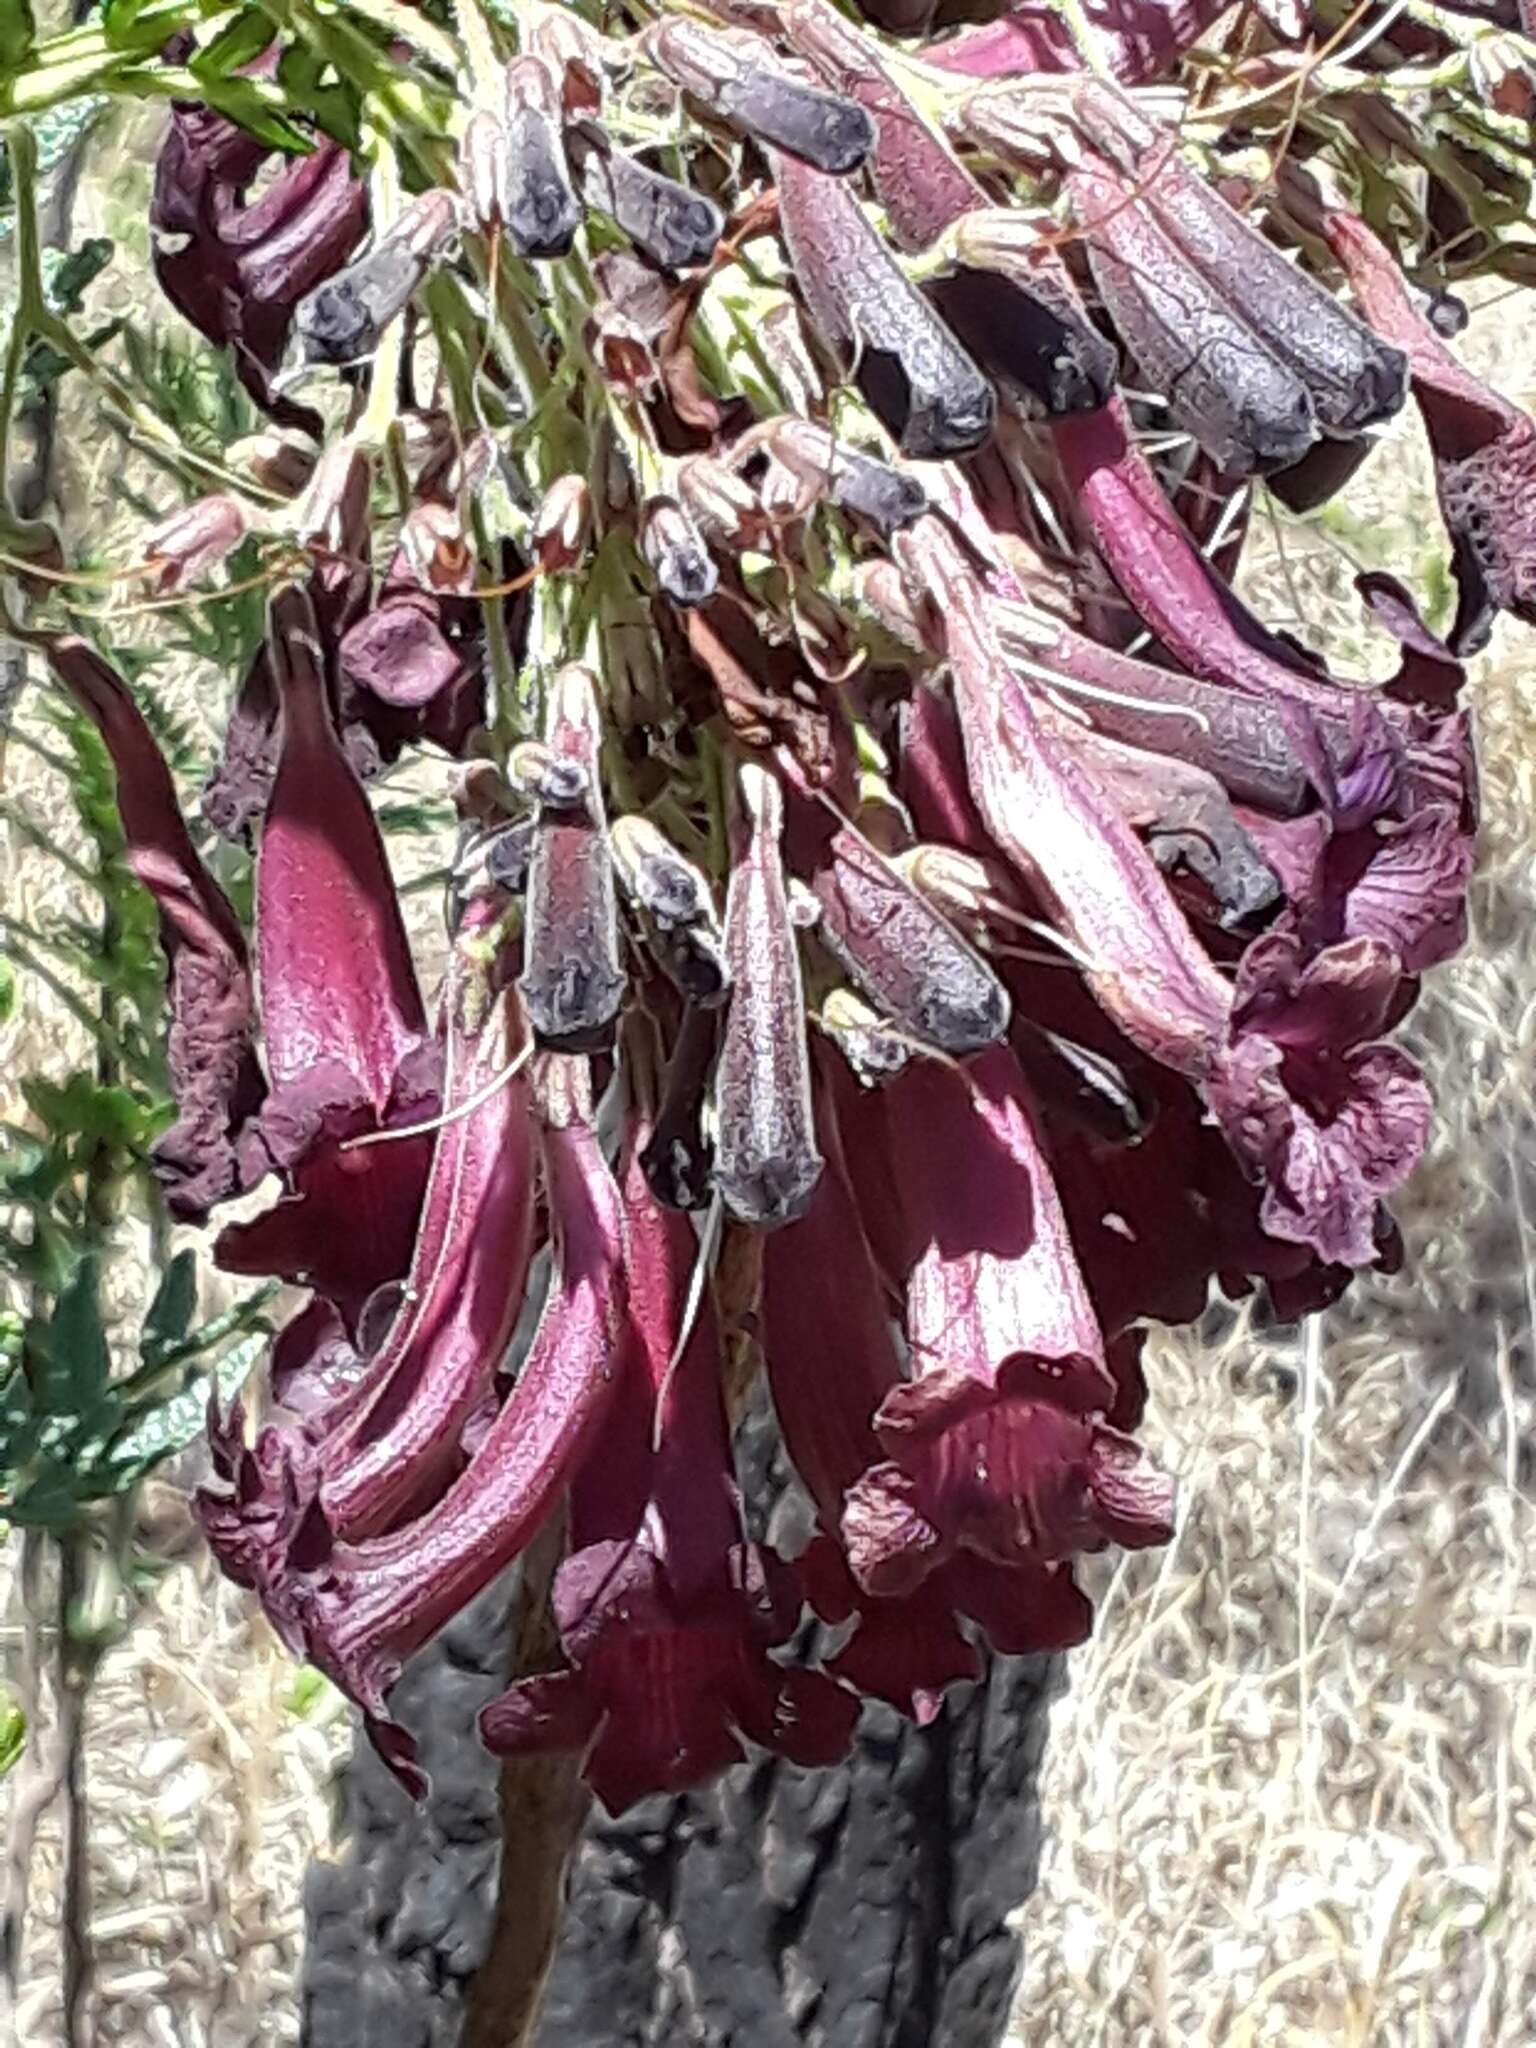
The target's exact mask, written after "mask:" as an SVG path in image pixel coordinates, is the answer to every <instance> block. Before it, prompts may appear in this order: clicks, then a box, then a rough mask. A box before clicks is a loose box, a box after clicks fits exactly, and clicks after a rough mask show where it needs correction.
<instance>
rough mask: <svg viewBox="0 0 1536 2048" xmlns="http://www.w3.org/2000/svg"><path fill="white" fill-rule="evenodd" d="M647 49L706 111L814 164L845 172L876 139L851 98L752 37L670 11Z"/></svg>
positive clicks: (865, 116)
mask: <svg viewBox="0 0 1536 2048" xmlns="http://www.w3.org/2000/svg"><path fill="white" fill-rule="evenodd" d="M645 48H646V50H647V52H648V54H649V55H650V56H651V57H652V58H653V59H654V60H655V62H656V63H657V64H658V65H659V66H660V68H661V69H662V70H663V71H665V72H666V74H667V76H668V77H669V78H671V79H674V80H675V81H676V83H677V84H679V85H680V86H682V88H683V90H684V91H685V92H689V93H691V94H692V95H693V97H694V98H695V99H696V100H698V101H699V103H700V105H702V106H705V107H707V108H708V109H709V110H710V112H711V113H713V114H718V115H719V117H720V118H721V119H722V120H723V121H728V122H729V123H730V125H731V126H732V127H733V128H737V129H739V130H740V131H741V133H742V134H743V135H750V136H751V137H752V138H753V139H754V141H757V142H766V143H772V144H773V145H774V147H775V148H778V149H782V150H784V151H786V152H787V153H788V154H789V155H791V156H795V157H798V158H799V159H800V161H801V162H802V163H806V164H810V165H811V166H812V167H813V168H814V169H816V170H818V171H825V172H827V173H829V174H830V175H832V176H834V177H841V176H845V175H846V174H847V173H848V172H849V171H856V170H857V169H858V167H859V165H860V164H861V163H863V161H864V159H865V158H866V157H867V156H868V155H869V152H870V150H871V149H872V148H873V146H874V140H875V129H874V123H873V122H872V121H871V120H870V118H869V116H868V114H866V113H865V111H864V109H863V108H862V107H861V106H859V105H858V104H857V102H856V101H854V100H846V99H843V98H841V97H840V96H839V95H837V94H835V93H829V92H822V91H820V90H819V89H818V88H817V87H816V86H813V85H807V84H805V83H804V82H803V80H801V79H798V78H796V77H795V76H794V74H793V73H792V72H789V71H786V70H784V69H783V67H782V66H780V65H778V64H775V63H773V62H772V61H771V60H770V59H769V58H768V57H767V56H766V54H765V48H764V45H763V43H762V41H761V39H760V38H758V37H756V36H750V35H730V34H721V33H720V32H719V31H718V30H715V29H707V28H703V27H701V26H700V25H699V24H698V23H697V22H693V21H685V20H681V19H678V18H673V19H670V20H667V21H664V22H662V23H661V24H660V25H659V26H658V27H657V28H655V29H653V30H652V31H651V33H650V34H649V35H648V36H647V37H646V39H645Z"/></svg>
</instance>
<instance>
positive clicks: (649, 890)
mask: <svg viewBox="0 0 1536 2048" xmlns="http://www.w3.org/2000/svg"><path fill="white" fill-rule="evenodd" d="M609 845H610V849H611V851H612V854H613V859H614V865H615V867H616V868H617V869H618V872H619V880H620V882H621V883H622V885H623V888H624V891H625V894H626V895H627V896H628V897H629V898H630V900H631V902H632V903H633V904H634V905H635V907H636V909H637V910H639V911H640V912H641V914H642V915H643V916H644V918H645V919H646V920H647V938H648V940H649V945H650V951H651V953H652V954H653V956H654V957H655V959H656V962H657V964H658V965H659V966H660V967H661V969H662V971H663V972H664V973H665V974H666V976H667V978H668V980H669V981H671V982H672V983H673V984H674V985H675V986H676V988H677V990H678V992H679V993H680V994H681V995H682V996H683V997H684V998H685V1000H686V1001H688V1002H690V1003H694V1004H697V1005H698V1006H699V1007H700V1008H702V1009H714V1008H716V1007H717V1006H718V1005H719V1004H720V1003H723V1002H724V1001H725V998H726V996H727V995H728V994H729V993H730V986H731V983H730V973H729V970H728V969H727V967H726V964H725V945H724V939H723V936H722V933H721V930H720V922H719V919H718V918H717V916H716V915H715V900H714V897H713V895H712V894H711V892H710V887H709V883H708V881H707V880H706V879H705V877H704V875H703V874H702V873H701V872H700V871H699V869H698V868H696V867H695V866H694V865H693V862H692V861H690V860H685V859H684V857H683V856H682V854H680V853H679V852H678V851H677V849H676V847H675V846H673V845H672V843H671V842H670V841H669V840H668V839H667V838H666V837H665V835H664V834H663V833H661V832H660V831H658V829H657V828H656V826H654V825H653V824H652V823H651V822H650V820H649V819H648V818H639V817H625V818H616V819H615V820H614V824H613V830H612V832H611V833H610V835H609Z"/></svg>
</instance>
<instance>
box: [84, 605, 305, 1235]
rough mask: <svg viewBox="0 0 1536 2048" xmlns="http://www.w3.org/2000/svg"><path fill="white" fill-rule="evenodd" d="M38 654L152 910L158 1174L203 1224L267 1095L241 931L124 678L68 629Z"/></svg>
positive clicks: (179, 1213) (189, 1215)
mask: <svg viewBox="0 0 1536 2048" xmlns="http://www.w3.org/2000/svg"><path fill="white" fill-rule="evenodd" d="M47 653H48V661H49V665H50V666H51V667H52V669H53V672H54V674H55V675H56V676H57V677H58V678H59V680H60V682H62V683H63V684H64V686H65V688H66V689H67V690H68V691H69V693H70V695H71V696H72V697H73V698H74V700H75V702H76V704H77V705H78V706H79V707H80V709H81V710H82V711H83V712H84V713H85V714H86V716H87V717H88V718H89V719H90V720H91V722H92V723H93V724H94V725H95V727H96V729H97V731H98V732H99V733H100V734H101V737H102V739H103V741H104V742H105V744H106V748H107V751H108V753H109V754H110V755H111V757H112V765H113V767H114V769H115V770H116V772H117V808H118V813H119V815H120V817H121V819H122V825H123V836H124V839H125V840H126V841H127V848H128V863H129V866H130V867H131V868H132V869H133V872H134V873H135V874H136V875H137V876H138V878H139V880H140V881H141V882H142V883H143V884H144V886H145V888H146V889H148V890H149V892H150V894H151V895H152V896H153V897H154V899H155V907H156V909H157V910H158V912H159V914H160V944H161V946H162V948H163V949H164V952H165V958H166V969H167V974H168V978H169V1006H170V1018H171V1021H170V1035H169V1039H168V1042H167V1047H166V1060H167V1065H168V1067H169V1069H170V1081H171V1092H172V1094H173V1095H174V1097H175V1100H176V1112H177V1114H176V1122H175V1123H174V1124H173V1125H172V1127H171V1129H170V1130H169V1131H167V1132H166V1134H165V1136H164V1137H163V1138H161V1139H160V1140H159V1142H158V1143H157V1144H156V1146H155V1154H154V1157H155V1171H156V1174H157V1175H158V1177H159V1179H160V1181H161V1184H162V1186H163V1187H164V1189H165V1197H166V1202H167V1205H168V1207H169V1209H170V1212H171V1214H172V1215H173V1216H174V1217H176V1218H177V1220H178V1221H180V1222H195V1221H200V1220H201V1219H202V1218H203V1217H205V1216H206V1215H207V1214H208V1212H209V1210H210V1209H211V1208H213V1206H214V1204H215V1203H217V1202H221V1201H223V1200H224V1199H225V1197H226V1196H228V1195H231V1194H233V1193H235V1192H236V1191H237V1189H238V1188H239V1186H240V1185H241V1175H240V1169H239V1161H238V1157H237V1148H238V1143H239V1138H240V1134H241V1132H242V1130H243V1129H244V1128H245V1126H246V1125H247V1123H248V1122H249V1120H250V1119H251V1118H252V1117H253V1116H255V1115H256V1113H257V1112H258V1110H259V1109H260V1108H261V1104H262V1099H263V1096H264V1095H265V1092H266V1088H265V1083H264V1082H263V1079H262V1074H261V1068H260V1066H259V1064H258V1063H257V1059H256V1052H255V1044H254V1034H255V1010H254V1004H253V1000H252V990H251V968H250V958H249V955H248V953H247V950H246V944H245V934H244V932H243V931H242V930H241V928H240V921H239V919H238V918H237V917H236V915H235V912H234V909H233V907H232V906H231V904H230V902H229V899H228V897H227V896H226V895H225V894H224V892H223V890H222V889H221V888H220V887H219V885H218V883H217V882H216V881H215V880H214V879H213V877H212V875H211V874H209V872H208V870H207V868H206V867H205V866H204V865H203V862H202V860H201V859H200V857H199V855H198V852H197V849H196V847H195V846H194V845H193V843H192V836H191V834H190V833H189V832H188V830H187V827H186V822H185V820H184V819H183V817H182V814H181V806H180V801H179V799H178V797H177V794H176V786H175V784H174V782H173V781H172V779H171V772H170V770H169V768H168V767H167V766H166V764H165V759H164V756H163V755H162V754H161V752H160V749H159V747H158V746H157V745H156V743H155V739H154V735H153V734H152V733H151V732H150V729H149V727H148V726H147V725H146V724H145V722H144V715H143V713H142V712H141V711H140V710H139V707H138V706H137V704H135V703H134V701H133V698H132V696H131V695H130V693H129V691H128V688H127V685H126V684H125V683H123V682H122V680H121V679H120V678H119V677H118V676H117V675H115V674H114V673H113V671H112V669H111V668H110V667H109V666H108V664H107V663H106V662H105V661H103V660H102V658H101V656H100V655H99V654H97V653H96V652H95V651H94V649H92V648H91V647H89V646H87V644H86V643H85V641H83V640H80V639H77V638H76V637H75V636H74V635H73V634H65V635H62V636H60V637H59V638H57V639H54V640H51V641H49V643H48V647H47Z"/></svg>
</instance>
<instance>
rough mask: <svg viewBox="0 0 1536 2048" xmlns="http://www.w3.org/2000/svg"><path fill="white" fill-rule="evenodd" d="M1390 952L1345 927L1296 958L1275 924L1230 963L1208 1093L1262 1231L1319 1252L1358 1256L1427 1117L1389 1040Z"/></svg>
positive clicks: (1393, 965) (1400, 1179)
mask: <svg viewBox="0 0 1536 2048" xmlns="http://www.w3.org/2000/svg"><path fill="white" fill-rule="evenodd" d="M1400 982H1401V963H1400V962H1399V960H1398V958H1397V956H1396V954H1394V953H1393V952H1391V951H1390V949H1389V948H1387V947H1386V946H1384V945H1382V944H1381V943H1380V942H1379V941H1377V940H1372V939H1353V940H1350V941H1348V942H1347V943H1346V944H1344V945H1339V946H1333V947H1330V948H1329V949H1328V950H1327V951H1326V952H1323V953H1320V954H1318V955H1316V956H1315V958H1313V959H1311V960H1309V961H1305V960H1304V958H1303V955H1302V951H1301V947H1300V945H1299V943H1298V942H1297V941H1296V940H1295V939H1294V938H1293V937H1290V936H1288V935H1285V934H1280V933H1277V934H1275V935H1273V936H1271V937H1269V938H1265V939H1260V940H1257V941H1256V942H1255V943H1254V944H1253V945H1252V946H1251V947H1250V948H1249V949H1248V952H1247V953H1246V954H1245V955H1244V957H1243V961H1242V964H1241V966H1240V967H1239V969H1238V977H1237V990H1236V999H1235V1002H1234V1006H1233V1040H1232V1044H1231V1047H1230V1048H1229V1050H1228V1052H1227V1054H1226V1057H1225V1059H1224V1061H1223V1064H1222V1069H1221V1072H1220V1074H1219V1075H1218V1076H1217V1077H1216V1078H1215V1079H1214V1080H1213V1081H1212V1082H1211V1084H1210V1086H1209V1087H1208V1089H1207V1098H1208V1100H1209V1102H1210V1104H1211V1107H1212V1109H1213V1110H1214V1111H1215V1112H1216V1114H1217V1116H1218V1117H1219V1118H1220V1120H1221V1123H1222V1126H1223V1128H1224V1129H1225V1131H1226V1133H1227V1137H1228V1139H1229V1141H1230V1142H1231V1144H1232V1147H1233V1149H1234V1151H1235V1152H1237V1154H1238V1156H1239V1157H1240V1158H1242V1159H1244V1160H1246V1161H1248V1162H1250V1163H1251V1164H1253V1165H1254V1166H1256V1167H1258V1168H1259V1169H1260V1170H1261V1171H1262V1173H1263V1176H1264V1183H1265V1195H1264V1204H1263V1209H1262V1212H1261V1213H1262V1220H1263V1225H1264V1228H1265V1230H1267V1231H1268V1232H1269V1233H1270V1234H1271V1235H1272V1236H1274V1237H1279V1238H1285V1239H1289V1240H1293V1241H1295V1242H1297V1243H1300V1244H1305V1245H1309V1246H1311V1247H1312V1248H1313V1249H1314V1250H1315V1251H1316V1252H1317V1253H1318V1254H1319V1256H1320V1257H1322V1258H1324V1259H1331V1260H1338V1261H1340V1262H1341V1263H1343V1264H1345V1265H1351V1266H1363V1265H1369V1264H1370V1263H1371V1262H1372V1261H1373V1260H1374V1258H1375V1257H1376V1254H1377V1250H1378V1241H1379V1235H1380V1233H1379V1224H1378V1218H1379V1203H1380V1198H1381V1197H1382V1196H1383V1195H1389V1194H1393V1193H1395V1192H1396V1190H1397V1189H1398V1188H1400V1187H1401V1186H1402V1185H1403V1183H1404V1181H1406V1180H1407V1178H1408V1175H1409V1174H1410V1172H1411V1171H1412V1170H1413V1167H1414V1165H1415V1163H1416V1162H1417V1160H1418V1157H1419V1154H1420V1152H1422V1150H1423V1149H1424V1140H1425V1137H1426V1136H1427V1134H1428V1130H1429V1113H1430V1099H1429V1090H1428V1088H1427V1087H1426V1086H1425V1084H1424V1078H1423V1076H1422V1075H1421V1074H1420V1072H1419V1070H1418V1068H1417V1067H1416V1066H1415V1065H1414V1064H1413V1062H1412V1060H1410V1059H1409V1058H1408V1056H1407V1055H1406V1054H1405V1053H1402V1052H1399V1051H1398V1050H1397V1048H1396V1047H1395V1046H1389V1045H1382V1044H1379V1043H1377V1042H1375V1041H1376V1040H1377V1039H1378V1038H1379V1036H1380V1033H1381V1032H1382V1031H1383V1030H1385V1029H1386V1028H1387V1027H1388V1025H1389V1024H1390V1023H1391V1022H1392V1021H1393V1018H1394V1012H1395V1010H1396V1007H1397V1003H1398V991H1399V986H1400Z"/></svg>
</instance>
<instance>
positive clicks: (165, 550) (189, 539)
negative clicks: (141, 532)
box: [144, 493, 246, 596]
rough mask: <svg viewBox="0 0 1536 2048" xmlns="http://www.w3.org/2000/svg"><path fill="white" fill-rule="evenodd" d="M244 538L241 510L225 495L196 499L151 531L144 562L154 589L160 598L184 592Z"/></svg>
mask: <svg viewBox="0 0 1536 2048" xmlns="http://www.w3.org/2000/svg"><path fill="white" fill-rule="evenodd" d="M245 535H246V515H245V507H244V506H243V505H242V504H241V503H240V501H239V499H238V498H232V497H230V496H229V495H228V494H227V493H221V494H220V495H219V496H217V497H212V498H199V499H198V501H197V503H196V504H195V505H188V506H186V507H185V509H184V510H182V511H180V512H173V513H172V514H171V516H170V518H169V519H162V520H161V522H160V524H159V525H158V526H156V527H154V528H152V529H151V531H150V533H149V534H148V535H147V536H146V538H145V542H144V559H145V561H146V562H147V563H148V564H149V566H150V567H151V568H152V569H153V570H154V571H155V589H156V591H157V592H159V593H160V594H161V595H162V596H163V595H165V594H166V593H168V592H170V591H177V590H186V589H188V588H189V587H190V586H191V585H192V584H194V583H196V582H197V581H199V579H200V578H201V577H202V576H203V575H204V574H206V572H207V571H208V570H210V569H215V568H217V567H218V565H219V563H220V562H222V561H223V559H224V557H225V556H226V555H227V554H230V553H232V552H233V550H234V549H235V548H237V547H239V545H240V543H241V541H243V540H244V539H245Z"/></svg>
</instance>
